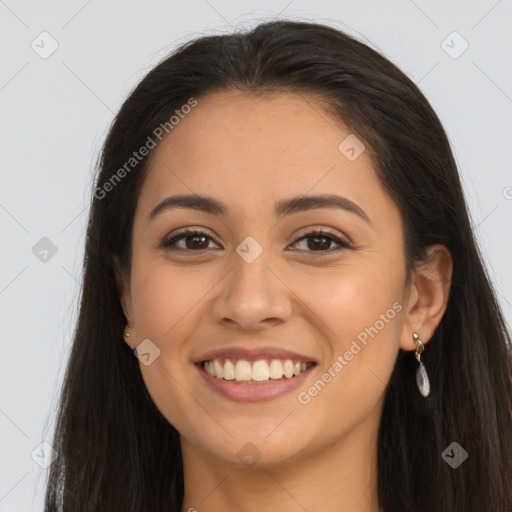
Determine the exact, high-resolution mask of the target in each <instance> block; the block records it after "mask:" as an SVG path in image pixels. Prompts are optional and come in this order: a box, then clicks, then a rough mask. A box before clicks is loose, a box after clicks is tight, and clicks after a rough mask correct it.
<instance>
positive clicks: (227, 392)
mask: <svg viewBox="0 0 512 512" xmlns="http://www.w3.org/2000/svg"><path fill="white" fill-rule="evenodd" d="M316 366H318V365H317V363H315V362H312V361H294V360H291V359H258V360H255V361H249V360H246V359H227V358H219V359H212V360H208V361H202V362H200V363H197V364H196V365H195V367H196V368H197V369H198V370H199V373H200V374H201V377H202V379H203V381H204V382H206V384H207V385H208V386H209V388H210V389H211V390H213V391H214V392H215V393H216V394H219V395H221V396H222V397H224V398H227V399H229V400H232V401H235V402H263V401H267V400H272V399H275V398H278V397H280V396H283V395H285V394H287V393H290V392H291V391H293V390H295V389H297V388H298V387H299V386H300V385H301V384H302V383H303V382H304V380H305V378H306V377H307V376H308V375H309V374H310V373H311V371H312V370H313V369H314V368H315V367H316Z"/></svg>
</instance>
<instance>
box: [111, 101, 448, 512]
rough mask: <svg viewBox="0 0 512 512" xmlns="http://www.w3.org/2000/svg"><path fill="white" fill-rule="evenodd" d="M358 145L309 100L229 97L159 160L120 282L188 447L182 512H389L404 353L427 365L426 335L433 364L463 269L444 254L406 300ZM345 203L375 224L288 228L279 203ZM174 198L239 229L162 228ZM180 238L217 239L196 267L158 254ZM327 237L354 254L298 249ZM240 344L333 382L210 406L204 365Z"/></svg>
mask: <svg viewBox="0 0 512 512" xmlns="http://www.w3.org/2000/svg"><path fill="white" fill-rule="evenodd" d="M350 133H351V132H350V131H349V130H348V129H347V128H346V127H345V126H343V125H342V124H341V123H339V122H337V121H335V120H334V119H332V118H331V117H329V116H328V114H326V113H325V111H324V110H323V109H322V108H321V105H320V103H318V101H317V100H315V98H313V97H303V96H301V95H297V94H292V93H284V92H283V93H281V94H278V95H273V96H265V97H259V98H258V97H255V96H251V95H249V94H244V93H240V92H224V93H215V94H213V95H209V96H206V97H203V98H200V99H198V105H197V106H196V107H195V108H194V109H193V110H192V111H191V112H190V113H189V114H188V115H187V116H185V118H184V119H183V120H181V121H180V123H179V125H177V126H176V127H175V128H174V129H173V131H172V132H171V133H170V134H169V135H168V136H167V137H166V138H164V140H163V141H162V143H161V144H160V145H159V146H157V148H155V149H154V150H153V152H152V154H151V162H150V167H149V173H148V176H147V178H146V180H145V182H144V184H143V187H142V190H141V193H140V197H139V200H138V204H137V209H136V213H135V220H134V226H133V238H132V244H133V245H132V251H133V260H132V268H131V274H130V275H129V276H123V275H122V273H120V272H119V273H118V279H119V285H120V297H121V302H122V304H123V308H124V310H125V313H126V318H127V326H126V331H127V332H129V333H130V334H131V336H130V337H129V338H126V340H127V343H129V344H130V346H131V348H135V347H136V346H137V345H138V344H139V343H141V342H142V340H144V339H146V338H149V339H150V340H151V341H152V342H153V343H154V344H155V345H156V346H157V347H158V348H159V350H160V355H159V357H157V358H156V359H154V361H153V362H152V363H151V364H150V365H148V366H146V365H144V364H142V363H140V370H141V372H142V375H143V378H144V382H145V384H146V386H147V388H148V391H149V393H150V395H151V397H152V398H153V400H154V402H155V404H156V405H157V407H158V408H159V410H160V411H161V412H162V414H163V415H164V416H165V417H166V418H167V419H168V421H169V422H170V423H172V424H173V425H174V426H175V428H176V429H177V430H178V431H179V432H180V437H181V446H182V454H183V463H184V476H185V497H184V504H183V508H182V511H183V512H185V511H189V510H197V511H198V512H202V511H216V510H224V511H239V510H244V511H248V512H252V511H254V512H256V511H260V510H265V509H267V510H269V509H272V510H281V511H290V512H291V511H303V510H307V511H308V512H313V511H320V510H322V511H325V510H338V511H340V512H343V511H346V512H348V511H354V510H358V511H360V512H379V511H381V510H382V509H380V508H379V506H378V502H377V471H376V468H377V466H376V465H377V458H376V453H377V451H376V450H377V433H378V427H379V422H380V418H381V413H382V406H383V402H384V396H385V395H384V393H385V388H386V385H387V383H388V381H389V379H390V376H391V373H392V370H393V367H394V364H395V360H396V357H397V355H398V351H399V349H403V350H406V351H411V357H413V358H414V354H413V353H412V351H414V350H415V348H416V344H415V342H414V340H413V337H412V333H413V332H416V333H418V334H419V336H420V338H421V340H422V341H423V343H424V344H425V346H426V348H425V349H426V350H428V341H429V339H430V338H431V337H432V335H433V333H434V331H435V329H436V327H437V326H438V324H439V322H440V320H441V318H442V316H443V313H444V311H445V309H446V304H447V300H448V294H449V289H450V281H451V273H452V260H451V256H450V253H449V251H448V250H447V249H446V248H445V247H444V246H440V245H436V246H432V247H430V248H429V253H430V254H431V255H432V263H430V264H429V265H424V266H421V267H418V268H417V269H415V270H414V272H413V273H412V276H411V282H410V284H409V285H408V286H406V271H405V261H404V239H403V231H402V229H403V226H402V220H401V216H400V213H399V210H398V208H397V206H396V205H395V204H394V202H393V201H392V199H391V198H390V197H389V196H388V195H387V194H386V193H385V191H384V190H383V189H382V188H381V186H380V185H379V181H378V180H377V177H376V175H375V173H374V171H373V168H372V161H371V159H370V154H369V151H368V150H365V151H363V152H362V153H361V155H360V156H359V157H358V158H357V159H356V160H354V161H349V160H348V159H347V158H346V157H345V155H344V154H342V153H341V152H340V151H339V149H338V145H339V144H340V142H341V141H343V140H344V139H345V137H347V135H349V134H350ZM334 192H335V193H337V194H339V195H343V196H344V197H346V198H348V199H350V200H351V201H353V202H355V203H357V205H359V206H360V207H361V208H362V209H363V210H364V212H365V213H366V214H367V216H368V217H369V219H370V221H371V224H369V223H367V222H365V221H364V220H363V219H361V218H360V217H358V216H357V215H355V214H354V213H351V212H348V211H345V210H342V209H339V208H321V209H315V210H310V211H303V212H298V213H293V214H290V215H287V216H285V217H283V218H280V219H277V218H276V217H275V215H274V211H273V210H274V204H275V203H276V202H277V201H280V200H283V199H289V198H291V197H296V196H304V195H306V194H307V195H313V194H315V195H316V194H332V193H334ZM174 194H199V195H208V196H211V197H214V198H216V199H218V200H219V201H222V202H224V203H226V205H227V206H228V207H229V209H230V213H229V215H226V216H219V215H213V214H210V213H205V212H201V211H196V210H192V209H178V208H175V209H171V210H167V211H165V212H164V213H161V214H160V215H158V216H156V217H155V218H154V219H153V220H151V221H149V222H148V216H149V213H150V211H151V210H152V209H153V208H154V207H155V206H156V205H157V204H158V203H159V202H160V201H162V200H163V199H165V198H166V197H168V196H170V195H174ZM183 227H195V228H200V229H201V230H202V231H206V232H207V234H208V236H210V237H211V239H206V240H207V241H206V242H205V241H204V240H202V239H200V240H199V241H197V240H196V242H195V244H196V245H193V243H194V240H193V239H192V240H190V238H189V243H192V247H193V248H192V249H190V248H189V249H188V252H186V251H187V249H184V250H182V251H181V252H178V251H174V252H173V251H166V250H165V249H163V248H161V247H159V244H160V243H161V241H162V240H164V239H165V238H166V237H168V235H170V234H173V233H175V232H176V230H177V229H178V228H183ZM322 228H331V230H334V232H335V234H336V236H338V237H340V238H341V239H343V240H345V241H348V242H349V243H350V244H351V247H350V248H341V250H339V251H335V249H336V248H337V247H338V245H337V243H336V242H334V241H333V242H331V243H330V244H329V238H328V239H327V240H326V241H323V242H324V245H322V248H321V249H316V250H315V248H314V247H313V248H312V247H311V238H309V241H310V244H309V245H308V239H306V240H303V241H301V242H297V240H298V239H299V238H300V237H301V236H303V234H305V233H306V232H308V231H312V230H314V229H322ZM247 236H252V237H253V238H254V239H255V240H257V242H258V243H259V244H260V246H261V247H262V249H263V252H262V254H261V255H260V256H259V257H258V258H257V259H256V260H255V261H254V262H252V263H247V262H246V261H245V260H244V259H242V258H241V257H240V256H239V255H238V253H237V252H236V248H237V246H238V245H239V244H240V243H241V242H242V241H243V240H244V239H245V238H246V237H247ZM185 242H186V239H185V240H184V239H182V240H181V242H178V244H179V246H180V247H186V245H185ZM198 246H199V248H200V247H207V248H206V249H204V250H202V251H200V250H199V249H195V248H194V247H198ZM189 247H190V246H189ZM292 248H295V250H293V249H292ZM194 251H195V252H194ZM395 303H398V304H399V305H400V306H401V308H400V311H399V312H396V314H395V315H394V317H393V318H392V319H389V320H388V322H385V324H384V327H383V328H381V329H380V330H378V333H377V334H376V335H373V337H371V336H368V340H367V345H363V344H362V343H359V345H360V346H361V347H362V349H361V350H360V351H359V352H358V353H357V355H355V356H354V357H353V359H352V360H351V361H349V362H348V363H347V365H346V366H344V367H343V369H342V371H338V372H337V373H336V376H335V377H334V378H332V379H331V381H330V382H329V383H328V384H327V385H326V386H325V387H324V388H323V389H321V391H320V392H318V393H317V394H316V396H314V397H312V398H311V400H310V401H309V402H308V403H307V404H302V403H300V402H299V400H298V393H299V392H300V391H307V390H308V388H309V387H311V386H312V384H313V383H314V382H315V381H317V380H318V379H319V378H320V377H321V376H322V374H323V373H324V372H325V371H326V370H327V369H328V368H329V367H332V366H333V363H334V362H335V361H336V359H337V357H338V356H339V355H343V354H345V353H346V352H347V350H349V349H350V347H351V344H352V342H353V341H354V340H357V336H358V335H359V334H360V333H361V332H363V331H364V330H365V328H368V327H370V326H374V325H375V324H376V321H377V320H379V318H382V317H381V316H380V315H382V314H385V313H386V311H387V310H389V309H390V308H392V305H393V304H395ZM240 344H241V345H245V346H263V345H268V344H271V345H276V346H279V347H283V348H287V349H291V350H295V351H297V352H300V353H304V354H307V355H309V356H311V357H313V358H314V359H316V360H317V361H319V365H318V366H317V367H316V368H315V369H314V370H313V372H312V373H311V374H310V375H309V376H308V379H307V381H306V383H305V384H304V385H303V386H301V387H300V389H299V390H297V391H293V392H291V393H289V394H286V395H285V396H283V397H280V398H277V399H274V400H270V401H266V402H262V403H255V404H248V403H243V404H240V403H237V402H234V401H231V400H228V399H226V398H224V397H221V396H220V395H218V394H216V393H215V392H213V391H211V390H210V389H209V388H208V387H207V386H206V385H205V384H204V382H203V381H202V379H201V378H200V375H199V374H198V372H197V370H196V369H195V367H194V366H193V362H192V361H193V360H194V358H195V357H197V356H199V355H201V354H203V353H204V352H206V351H207V350H210V349H213V348H217V347H225V346H229V345H230V346H232V345H240ZM427 370H428V368H427ZM434 392H435V390H434ZM249 442H250V443H252V444H253V445H254V446H255V447H256V449H257V451H258V454H259V456H260V459H259V460H258V461H257V463H256V464H255V465H253V466H247V465H244V464H243V463H242V461H241V460H240V459H239V457H238V456H237V453H239V451H240V450H247V447H246V444H247V443H249ZM244 446H245V448H244Z"/></svg>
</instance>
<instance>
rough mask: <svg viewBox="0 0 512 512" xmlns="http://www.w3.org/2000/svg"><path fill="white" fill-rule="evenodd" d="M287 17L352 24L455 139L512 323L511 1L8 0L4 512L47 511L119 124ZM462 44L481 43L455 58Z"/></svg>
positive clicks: (2, 278) (1, 128)
mask: <svg viewBox="0 0 512 512" xmlns="http://www.w3.org/2000/svg"><path fill="white" fill-rule="evenodd" d="M274 17H279V18H291V19H299V20H300V19H302V20H316V21H319V22H322V23H325V24H328V25H332V26H334V27H338V28H341V29H344V30H346V31H348V32H349V33H351V34H354V35H356V36H357V37H358V38H360V39H362V40H363V41H365V42H366V43H368V44H370V45H371V46H373V47H374V48H377V49H380V50H381V51H382V52H383V53H384V54H385V55H386V56H387V57H388V58H390V59H391V60H392V61H393V62H394V63H396V64H397V65H398V66H399V67H400V68H401V69H402V70H403V71H404V72H405V73H406V74H407V75H408V76H409V77H410V78H411V79H412V80H414V81H415V82H416V83H417V84H418V85H419V87H420V88H421V90H422V91H423V92H424V94H425V95H426V96H427V98H428V99H429V101H430V102H431V104H432V106H433V108H434V110H436V112H437V113H438V115H439V117H440V119H441V121H442V123H443V124H444V126H445V128H446V130H447V133H448V135H449V138H450V141H451V143H452V147H453V150H454V153H455V157H456V160H457V162H458V165H459V170H460V173H461V177H462V180H463V183H464V188H465V193H466V196H467V199H468V202H469V205H470V209H471V215H472V220H473V224H474V227H475V229H476V235H477V237H478V240H479V243H480V245H481V248H482V251H483V254H484V257H485V259H486V263H487V266H488V268H489V271H490V274H491V277H492V279H493V281H494V284H495V286H496V288H497V290H498V292H499V298H500V301H501V305H502V307H503V311H504V313H505V315H506V317H507V321H508V322H509V325H510V323H511V322H510V319H511V315H512V304H511V303H512V298H511V297H512V270H511V267H510V264H509V263H510V254H511V252H512V241H511V237H510V233H511V232H512V230H511V227H512V172H511V164H510V161H511V160H510V148H511V145H512V141H511V135H512V70H511V62H512V59H511V57H512V30H511V28H512V1H511V0H501V1H498V2H496V1H495V0H481V1H475V0H473V1H467V0H465V1H463V0H459V1H453V2H449V3H448V2H445V1H441V0H436V1H428V2H427V1H425V0H414V1H412V0H393V1H388V2H382V1H381V2H379V1H376V0H375V1H369V0H351V1H349V0H342V1H340V0H330V1H327V0H323V1H322V0H320V1H319V0H317V1H315V2H308V1H305V0H292V1H290V0H281V1H279V0H277V1H276V0H274V1H272V2H271V1H270V0H268V1H261V2H254V1H252V2H241V1H235V0H190V1H187V2H185V1H175V2H170V1H167V2H164V1H156V0H152V1H146V2H142V1H140V2H135V1H123V2H121V1H119V2H114V1H113V0H103V1H100V0H89V1H86V0H73V1H67V2H64V1H53V2H36V1H34V0H32V1H28V2H15V1H14V0H5V1H2V0H0V52H1V53H0V55H1V66H0V144H1V146H0V149H1V151H0V159H1V167H0V172H1V181H0V183H1V188H0V229H1V231H0V233H1V244H2V245H1V247H2V249H1V253H0V258H1V259H0V312H1V326H0V328H1V348H2V350H1V353H2V358H1V363H0V364H1V373H0V379H1V380H0V390H1V394H0V461H1V467H0V512H1V511H3V512H6V511H14V510H16V511H19V512H21V511H36V510H42V508H43V492H44V485H45V480H46V472H45V470H44V469H42V468H41V467H40V466H39V465H38V464H37V463H36V462H35V461H34V460H33V459H32V457H31V454H32V453H33V451H34V450H36V452H35V456H34V459H35V460H47V458H48V456H49V453H51V452H49V450H48V448H45V449H44V454H43V455H42V457H40V458H39V459H38V457H37V454H38V453H39V455H41V453H40V452H38V451H37V450H39V448H38V446H39V445H40V443H41V442H42V441H44V440H47V441H51V433H52V430H53V425H54V408H55V407H56V405H57V402H56V398H57V396H58V392H59V390H60V385H61V380H62V376H63V371H64V368H65V363H66V358H67V355H68V350H69V347H70V341H71V333H72V330H73V325H74V322H75V319H76V311H77V299H78V290H79V286H80V279H81V273H80V269H81V265H82V256H83V245H84V234H85V225H86V220H87V214H88V209H89V205H88V202H87V201H88V198H89V196H90V191H91V188H92V183H91V181H92V180H91V178H92V173H93V167H94V164H95V161H96V158H97V155H98V151H99V149H100V146H101V143H102V141H103V137H104V135H105V132H106V128H107V126H108V124H109V123H110V121H111V120H112V118H113V116H114V114H115V112H116V111H117V110H118V109H119V107H120V106H121V103H122V102H123V100H124V99H125V97H126V95H127V94H128V92H129V91H130V90H131V89H132V88H133V86H134V85H135V84H136V83H137V82H138V81H139V80H140V79H141V78H142V76H143V75H144V74H145V73H147V72H148V71H149V70H150V69H151V67H152V66H153V65H154V64H156V63H157V62H158V61H159V60H160V59H161V58H162V57H163V56H164V55H165V54H166V53H167V52H168V51H170V50H171V49H173V48H174V47H175V46H176V45H177V44H179V43H182V42H184V41H185V40H188V39H189V38H191V37H194V36H198V35H202V34H212V33H224V32H228V31H231V30H232V29H234V28H243V27H251V26H253V25H255V24H256V23H257V22H258V21H261V20H263V19H271V18H274ZM43 31H46V32H48V33H49V34H51V37H52V38H53V39H55V40H56V41H57V43H58V48H57V50H56V51H55V52H54V53H53V54H52V55H50V56H49V57H48V58H46V59H43V58H41V56H40V55H39V54H38V53H36V51H35V50H34V49H32V47H31V45H32V44H33V45H34V46H35V47H36V48H38V51H39V52H42V51H48V50H49V49H50V48H51V46H50V43H51V40H50V39H49V38H48V36H40V34H41V33H42V32H43ZM454 31H456V32H458V33H459V34H460V36H461V37H459V36H457V35H455V36H453V35H452V36H450V34H452V32H454ZM448 36H450V37H448ZM447 37H448V39H446V38H447ZM461 38H463V39H464V40H466V41H467V43H468V44H469V47H468V48H467V50H466V51H465V52H464V53H462V54H461V55H460V56H458V57H457V58H453V56H456V55H457V54H458V53H459V52H460V51H461V50H462V49H463V44H464V43H463V40H462V39H461ZM443 41H445V42H444V43H443ZM450 47H451V48H450ZM449 52H451V54H452V56H450V55H449ZM42 237H48V238H49V239H50V240H51V241H52V242H53V244H55V246H56V247H57V253H56V254H55V255H54V256H52V257H51V258H50V257H49V256H48V261H46V262H42V261H41V260H40V259H38V257H36V255H35V254H33V252H32V248H33V246H34V245H35V244H36V243H37V242H38V241H39V240H40V239H41V238H42ZM41 257H42V255H41ZM45 457H46V459H45Z"/></svg>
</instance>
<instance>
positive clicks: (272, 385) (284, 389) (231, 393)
mask: <svg viewBox="0 0 512 512" xmlns="http://www.w3.org/2000/svg"><path fill="white" fill-rule="evenodd" d="M316 366H317V365H314V366H312V367H311V368H308V369H307V370H306V371H305V372H301V373H299V375H296V376H295V377H291V378H290V379H286V380H285V379H283V380H276V381H273V382H265V383H264V384H237V383H236V382H235V381H234V380H225V379H220V378H219V377H214V376H213V375H210V374H209V373H206V372H205V371H204V370H203V369H202V367H201V365H199V364H196V365H195V367H196V368H197V369H198V371H199V373H200V374H201V377H202V378H203V379H204V380H205V382H206V383H207V384H208V386H210V388H211V389H213V391H216V392H217V393H218V394H219V395H222V396H223V397H224V398H228V399H229V400H233V401H235V402H265V401H267V400H272V399H274V398H278V397H280V396H282V395H285V394H286V393H290V392H291V391H293V390H294V389H297V388H298V387H299V386H300V385H301V384H302V383H304V379H306V377H307V376H308V375H309V373H310V372H311V370H313V369H314V368H315V367H316Z"/></svg>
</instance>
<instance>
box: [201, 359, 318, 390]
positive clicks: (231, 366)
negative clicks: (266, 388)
mask: <svg viewBox="0 0 512 512" xmlns="http://www.w3.org/2000/svg"><path fill="white" fill-rule="evenodd" d="M222 363H224V365H223V364H222ZM312 364H313V363H311V364H308V363H307V362H305V361H292V360H291V359H286V360H281V359H272V360H270V364H268V362H267V361H266V360H265V359H259V360H257V361H253V362H251V361H247V360H245V359H238V360H237V361H236V362H235V363H234V362H233V361H232V360H230V359H214V360H213V361H205V363H204V364H203V369H204V371H205V372H206V373H208V374H210V375H212V376H213V377H217V378H219V379H225V380H235V381H236V382H245V383H250V384H254V383H256V382H268V381H272V380H279V379H283V377H284V378H286V379H291V378H292V377H294V376H296V375H299V374H300V373H303V372H305V371H306V370H307V369H308V368H309V367H310V366H311V365H312Z"/></svg>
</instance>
